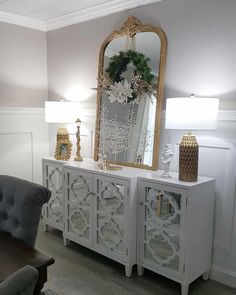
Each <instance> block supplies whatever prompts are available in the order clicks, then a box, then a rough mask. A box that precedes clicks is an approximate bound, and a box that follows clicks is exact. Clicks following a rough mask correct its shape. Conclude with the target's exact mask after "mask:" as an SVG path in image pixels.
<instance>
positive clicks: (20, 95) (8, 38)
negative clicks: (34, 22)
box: [0, 22, 47, 107]
mask: <svg viewBox="0 0 236 295" xmlns="http://www.w3.org/2000/svg"><path fill="white" fill-rule="evenodd" d="M46 97H47V46H46V33H44V32H40V31H36V30H32V29H28V28H24V27H20V26H15V25H11V24H6V23H2V22H0V107H3V106H26V107H42V106H43V105H44V101H45V98H46Z"/></svg>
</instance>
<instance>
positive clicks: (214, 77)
mask: <svg viewBox="0 0 236 295" xmlns="http://www.w3.org/2000/svg"><path fill="white" fill-rule="evenodd" d="M235 11H236V1H235V0H224V1H222V0H178V1H176V0H164V1H162V2H159V3H156V4H151V5H146V6H144V7H139V8H136V9H132V10H129V11H126V12H121V13H118V14H114V15H111V16H107V17H103V18H100V19H97V20H92V21H89V22H86V23H82V24H77V25H73V26H69V27H66V28H62V29H58V30H55V31H51V32H49V33H48V34H47V38H48V77H49V80H48V81H49V99H58V98H60V97H63V96H64V95H65V93H66V92H67V91H68V88H70V87H73V86H74V85H81V86H83V87H85V88H88V89H89V88H91V87H95V86H96V77H97V62H98V53H99V48H100V45H101V43H102V41H103V40H104V38H105V37H106V36H107V35H108V34H109V33H111V32H112V31H113V30H115V29H117V28H119V27H120V26H121V25H122V24H123V22H124V21H125V20H126V18H127V16H129V15H134V16H137V17H138V18H139V19H140V20H141V21H143V22H148V23H150V24H152V25H160V26H162V28H163V29H164V31H165V32H166V35H167V38H168V58H167V70H166V83H165V85H166V87H165V96H166V97H168V96H176V95H177V96H179V95H188V94H190V93H195V94H197V95H201V96H204V95H206V96H217V97H220V99H221V109H230V108H233V109H236V78H235V77H236V76H235V60H236V31H235V27H236V18H235ZM90 100H91V101H95V93H93V92H91V95H90Z"/></svg>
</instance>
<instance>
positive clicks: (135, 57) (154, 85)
mask: <svg viewBox="0 0 236 295" xmlns="http://www.w3.org/2000/svg"><path fill="white" fill-rule="evenodd" d="M166 49H167V40H166V36H165V33H164V32H163V31H162V29H160V28H158V27H153V26H150V25H147V24H142V23H140V22H139V20H138V19H137V18H135V17H134V16H129V18H128V19H127V21H126V22H125V24H124V25H123V26H122V28H121V29H120V30H119V31H114V32H113V33H112V34H111V35H109V36H108V37H107V38H106V39H105V40H104V42H103V44H102V46H101V49H100V54H99V65H98V87H97V120H96V135H95V148H94V159H95V160H101V159H102V160H103V161H104V160H105V161H108V162H109V163H116V164H121V165H125V166H131V167H138V168H144V169H152V170H156V169H157V163H158V147H159V138H160V122H161V110H162V100H163V86H164V73H165V63H166Z"/></svg>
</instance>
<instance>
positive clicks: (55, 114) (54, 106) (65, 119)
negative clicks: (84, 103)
mask: <svg viewBox="0 0 236 295" xmlns="http://www.w3.org/2000/svg"><path fill="white" fill-rule="evenodd" d="M79 105H80V104H79V103H76V102H69V101H46V102H45V121H46V122H47V123H62V124H69V123H75V121H76V120H77V118H78V116H79Z"/></svg>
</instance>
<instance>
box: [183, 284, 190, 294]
mask: <svg viewBox="0 0 236 295" xmlns="http://www.w3.org/2000/svg"><path fill="white" fill-rule="evenodd" d="M188 288H189V284H181V295H188Z"/></svg>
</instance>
